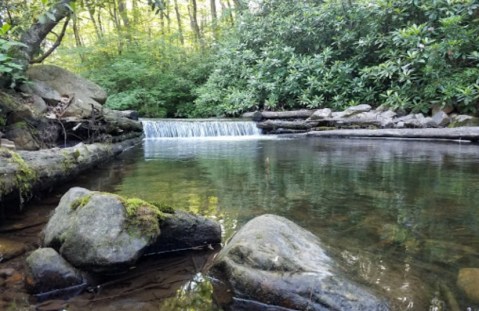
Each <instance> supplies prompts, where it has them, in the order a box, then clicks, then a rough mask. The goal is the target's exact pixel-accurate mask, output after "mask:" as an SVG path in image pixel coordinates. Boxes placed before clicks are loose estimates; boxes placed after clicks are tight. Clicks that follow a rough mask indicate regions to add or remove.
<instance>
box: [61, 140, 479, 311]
mask: <svg viewBox="0 0 479 311" xmlns="http://www.w3.org/2000/svg"><path fill="white" fill-rule="evenodd" d="M478 148H479V147H478V146H477V145H463V144H456V143H427V142H412V141H408V142H401V141H389V140H346V139H342V140H341V139H323V138H321V139H318V138H297V139H261V140H258V139H235V140H221V139H208V140H189V139H164V140H146V141H145V142H144V145H143V147H142V148H138V149H136V150H131V151H129V152H128V153H127V154H126V155H124V157H123V158H122V159H121V161H120V162H115V163H114V164H111V165H109V166H106V167H103V168H101V169H98V170H96V171H94V172H92V173H90V174H85V175H83V176H82V177H81V178H80V179H78V180H76V181H75V183H74V185H79V186H84V187H87V188H90V189H92V190H101V191H112V192H116V193H119V194H122V195H126V196H135V197H141V198H143V199H145V200H150V201H158V202H164V203H166V204H170V205H172V206H175V207H177V208H183V209H186V210H190V211H193V212H197V213H200V214H203V215H208V216H210V217H214V218H216V219H217V220H218V221H219V222H220V223H221V224H222V226H223V229H224V235H225V239H227V238H229V237H230V236H231V235H232V234H233V233H234V232H235V231H237V230H238V229H239V228H240V227H241V226H242V225H243V224H244V223H246V222H247V221H248V220H250V219H252V218H253V217H255V216H257V215H261V214H264V213H274V214H278V215H281V216H285V217H287V218H289V219H291V220H293V221H294V222H296V223H298V224H299V225H301V226H302V227H305V228H306V229H308V230H310V231H312V232H313V233H315V234H316V235H318V236H319V237H320V239H321V240H322V241H323V242H324V245H325V247H326V248H327V250H328V252H329V253H330V254H331V256H332V257H334V258H336V259H337V260H338V261H340V262H341V263H342V265H343V266H344V267H345V271H344V272H345V273H346V274H348V275H349V276H350V277H351V278H354V279H355V280H357V281H359V282H361V283H363V284H367V285H368V286H370V287H371V288H373V289H376V290H377V291H379V292H380V293H381V294H382V295H384V296H386V297H388V298H389V299H390V301H391V303H392V305H393V308H394V310H428V309H429V306H430V305H431V302H433V303H434V304H435V305H442V304H444V303H445V304H447V305H449V306H453V305H454V304H456V305H459V306H460V309H461V310H466V308H467V307H471V308H473V309H474V308H475V309H479V305H477V304H474V303H473V302H471V301H468V300H467V298H466V297H465V295H464V294H463V293H462V292H461V290H459V289H458V288H457V286H456V281H457V275H458V271H459V270H460V269H461V268H479V213H478V212H477V202H479V165H478V164H479V152H478ZM68 186H71V185H65V187H68ZM65 189H66V188H65ZM60 192H61V191H60ZM182 260H183V259H182ZM180 266H181V265H180ZM180 266H178V267H180ZM188 271H190V272H189V273H190V274H189V277H190V281H186V278H184V279H182V280H183V282H182V283H181V282H179V283H178V288H180V290H178V292H177V294H176V298H174V299H169V300H166V301H162V300H161V299H159V300H158V299H154V297H155V295H156V294H155V291H159V292H161V290H162V289H158V288H155V284H156V283H155V282H157V281H158V280H156V281H155V280H152V281H151V282H150V281H148V280H146V279H145V281H144V282H143V281H142V279H143V276H142V277H140V278H138V279H135V278H133V279H130V280H128V281H127V282H125V283H124V287H123V289H122V287H121V286H120V287H114V288H113V289H112V291H111V292H110V293H113V294H115V293H118V291H119V292H120V294H121V290H125V291H127V292H128V293H129V295H128V296H127V297H123V298H124V299H123V298H121V297H120V298H115V299H111V300H105V301H108V305H110V304H111V305H113V306H117V307H118V308H120V307H121V306H125V307H128V306H131V305H137V306H140V305H141V306H142V308H144V309H148V308H153V309H155V310H159V309H161V310H180V309H181V310H187V309H188V310H195V309H198V310H200V309H201V310H205V308H209V307H205V303H206V304H208V303H209V302H210V301H211V294H210V293H211V285H210V283H209V282H208V281H207V280H205V278H204V277H203V276H202V275H196V276H195V277H194V278H193V279H192V280H191V278H192V277H193V276H194V275H195V273H196V272H198V271H200V270H194V271H193V270H188ZM147 275H148V273H147ZM155 275H156V276H155ZM159 275H161V274H159ZM149 276H151V277H153V278H154V277H158V274H151V275H149ZM179 277H181V275H180V276H179ZM185 282H186V285H185ZM140 283H141V284H140ZM180 283H181V284H180ZM150 286H151V290H146V291H145V292H143V291H142V290H141V289H142V288H150ZM105 293H107V294H108V291H105ZM113 294H112V295H113ZM120 296H122V295H120ZM107 297H108V296H107ZM77 299H78V300H77V302H78V303H80V302H81V301H83V300H84V299H86V297H85V296H80V297H79V298H77ZM82 299H83V300H82ZM87 300H88V299H87ZM159 301H162V302H161V303H160V302H159ZM85 303H93V302H92V301H88V302H85ZM78 305H80V306H81V304H78ZM89 306H90V305H89ZM197 306H202V307H197ZM93 307H94V308H95V310H109V309H108V307H107V304H106V303H105V304H103V305H102V304H101V303H99V304H96V305H94V306H93ZM93 307H92V308H93ZM211 308H212V309H214V307H213V306H212V307H211Z"/></svg>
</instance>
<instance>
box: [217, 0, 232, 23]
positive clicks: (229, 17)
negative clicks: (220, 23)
mask: <svg viewBox="0 0 479 311" xmlns="http://www.w3.org/2000/svg"><path fill="white" fill-rule="evenodd" d="M225 2H226V5H225V3H224V2H223V1H221V0H220V4H221V8H222V9H223V11H226V12H228V15H227V16H228V19H229V21H230V23H231V26H234V23H235V21H234V18H233V9H232V8H231V3H230V2H229V0H225Z"/></svg>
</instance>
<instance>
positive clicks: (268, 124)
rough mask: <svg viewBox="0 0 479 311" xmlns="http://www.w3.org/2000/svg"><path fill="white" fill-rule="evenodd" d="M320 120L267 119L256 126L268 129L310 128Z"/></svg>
mask: <svg viewBox="0 0 479 311" xmlns="http://www.w3.org/2000/svg"><path fill="white" fill-rule="evenodd" d="M317 124H318V122H315V121H313V122H306V121H303V120H301V121H283V120H266V121H263V122H259V123H257V124H256V126H257V127H258V128H260V129H263V130H266V131H272V130H277V129H280V128H282V129H289V130H305V131H307V130H309V129H311V128H312V127H314V126H316V125H317Z"/></svg>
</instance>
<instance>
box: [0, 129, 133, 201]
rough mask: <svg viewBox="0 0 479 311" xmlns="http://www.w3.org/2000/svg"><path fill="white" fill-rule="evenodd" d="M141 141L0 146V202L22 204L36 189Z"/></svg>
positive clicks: (91, 166)
mask: <svg viewBox="0 0 479 311" xmlns="http://www.w3.org/2000/svg"><path fill="white" fill-rule="evenodd" d="M140 142H141V138H140V137H138V138H133V139H130V140H126V141H122V142H119V143H110V144H105V143H96V144H83V143H79V144H77V145H76V146H74V147H69V148H52V149H43V150H39V151H16V152H15V151H11V150H7V149H5V148H0V202H2V203H4V202H9V204H8V207H9V208H11V207H15V206H19V207H20V208H21V207H22V205H23V204H24V203H25V202H26V201H28V200H29V199H31V198H32V196H33V194H35V193H39V192H40V191H49V190H51V188H52V187H53V186H54V185H56V184H59V183H61V182H65V181H67V180H70V179H72V178H74V177H76V176H77V175H78V174H80V173H81V172H83V171H86V170H88V169H91V168H93V167H94V166H96V165H98V164H100V163H102V162H105V161H106V160H108V159H111V158H113V157H115V156H117V155H118V154H120V153H121V152H123V151H124V150H127V149H129V148H131V147H133V146H135V145H136V144H138V143H140Z"/></svg>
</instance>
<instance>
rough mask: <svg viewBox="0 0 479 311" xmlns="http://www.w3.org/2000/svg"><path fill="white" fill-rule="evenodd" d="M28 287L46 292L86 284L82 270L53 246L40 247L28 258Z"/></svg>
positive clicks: (34, 291)
mask: <svg viewBox="0 0 479 311" xmlns="http://www.w3.org/2000/svg"><path fill="white" fill-rule="evenodd" d="M27 268H28V269H27V270H28V274H29V276H28V277H27V279H26V287H27V289H28V291H30V292H32V293H35V294H37V293H45V292H50V291H53V290H61V289H64V288H68V287H72V286H82V285H83V286H86V282H85V280H84V278H83V276H82V274H81V272H80V271H79V270H77V269H75V268H74V267H72V266H71V265H70V264H69V263H68V262H67V261H66V260H65V259H63V258H62V256H60V255H59V254H58V253H57V252H56V251H55V250H54V249H52V248H40V249H37V250H36V251H34V252H33V253H31V254H30V256H28V258H27Z"/></svg>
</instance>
